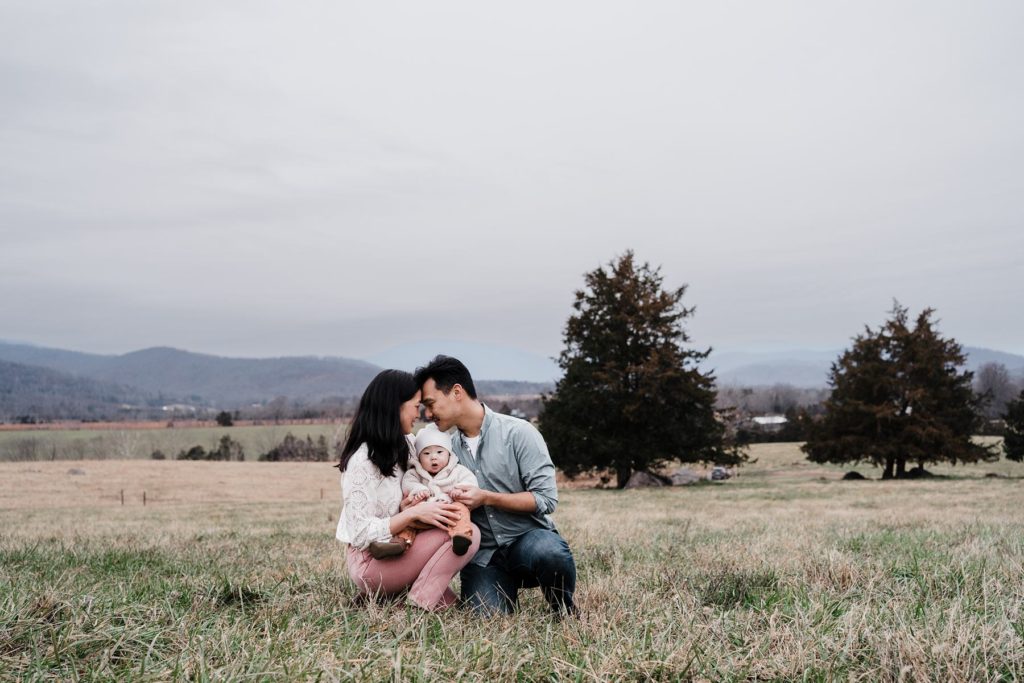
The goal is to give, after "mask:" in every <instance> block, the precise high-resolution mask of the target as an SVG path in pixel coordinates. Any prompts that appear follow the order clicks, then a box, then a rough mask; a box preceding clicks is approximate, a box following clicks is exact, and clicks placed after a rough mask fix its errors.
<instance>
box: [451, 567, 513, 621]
mask: <svg viewBox="0 0 1024 683" xmlns="http://www.w3.org/2000/svg"><path fill="white" fill-rule="evenodd" d="M460 579H461V582H462V600H463V601H464V602H465V603H466V604H467V605H469V606H470V607H471V608H472V609H473V611H474V612H477V613H479V614H511V613H512V611H513V609H514V608H515V599H516V596H515V595H509V591H508V589H507V587H506V586H504V585H503V582H502V581H501V577H500V576H498V575H497V574H496V572H494V571H488V569H487V568H485V567H475V566H473V565H470V566H467V567H466V568H465V569H463V570H462V574H461V577H460ZM512 592H513V593H514V592H515V591H514V590H513V591H512Z"/></svg>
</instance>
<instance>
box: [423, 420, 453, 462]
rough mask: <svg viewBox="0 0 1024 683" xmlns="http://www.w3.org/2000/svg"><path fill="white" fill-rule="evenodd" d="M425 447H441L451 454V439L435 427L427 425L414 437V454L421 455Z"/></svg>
mask: <svg viewBox="0 0 1024 683" xmlns="http://www.w3.org/2000/svg"><path fill="white" fill-rule="evenodd" d="M427 446H441V447H442V448H444V449H446V450H447V451H448V452H449V453H451V452H452V437H450V436H448V434H446V433H445V432H442V431H441V430H440V429H438V428H437V425H433V424H429V425H427V426H426V427H424V428H423V429H421V430H420V433H419V434H417V435H416V454H417V455H419V454H420V453H422V452H423V449H424V448H426V447H427Z"/></svg>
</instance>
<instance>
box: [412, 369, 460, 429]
mask: <svg viewBox="0 0 1024 683" xmlns="http://www.w3.org/2000/svg"><path fill="white" fill-rule="evenodd" d="M459 392H461V387H460V386H459V385H457V384H456V385H455V386H454V387H452V390H451V391H449V392H448V393H447V394H445V393H444V392H443V391H441V390H440V389H438V388H437V384H436V383H435V382H434V380H432V379H428V380H427V381H426V382H424V383H423V395H422V397H421V398H420V403H422V404H423V408H424V410H425V411H426V417H427V419H428V420H430V421H431V422H433V423H434V424H436V425H437V428H438V429H440V430H441V431H442V432H447V431H448V430H449V429H451V428H452V425H454V424H455V419H456V417H457V412H458V408H459V404H458V402H457V400H456V398H457V395H458V393H459Z"/></svg>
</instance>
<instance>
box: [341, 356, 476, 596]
mask: <svg viewBox="0 0 1024 683" xmlns="http://www.w3.org/2000/svg"><path fill="white" fill-rule="evenodd" d="M419 402H420V391H419V387H417V386H416V383H415V382H414V381H413V377H412V375H410V374H409V373H407V372H402V371H401V370H384V371H383V372H381V373H380V374H379V375H377V376H376V377H374V378H373V381H372V382H370V385H369V386H368V387H366V391H365V392H364V393H363V397H362V398H361V399H360V400H359V408H358V410H356V416H355V419H353V421H352V427H351V429H350V430H349V433H348V439H347V440H346V442H345V447H344V448H343V449H342V452H341V462H340V463H339V464H338V468H339V469H340V470H341V471H342V472H343V475H342V478H341V496H342V508H341V519H339V520H338V533H337V538H338V540H339V541H341V542H342V543H347V544H348V555H347V558H346V559H347V561H348V572H349V575H350V576H351V577H352V580H353V581H355V583H356V586H358V587H359V591H360V592H361V593H363V594H364V595H366V594H384V595H393V594H396V593H399V592H401V591H402V590H404V589H405V588H410V590H409V596H408V601H409V602H410V603H412V604H413V605H416V606H417V607H421V608H423V609H426V610H436V609H443V608H445V607H449V606H451V605H452V604H453V603H455V602H456V600H457V598H456V596H455V593H453V592H452V590H451V589H450V588H449V587H448V584H450V583H451V580H452V578H453V577H454V576H455V574H457V573H458V572H459V571H460V570H461V569H462V568H463V567H464V566H466V565H467V564H469V561H470V560H471V559H473V555H475V554H476V551H477V548H479V547H480V529H478V528H477V527H476V526H475V525H474V526H473V541H472V543H471V545H470V547H469V550H468V551H466V553H465V554H463V555H456V554H455V553H454V552H453V551H452V541H451V537H450V536H449V534H448V528H449V527H450V526H451V525H453V524H455V522H457V521H458V520H459V518H460V515H459V511H458V508H457V507H456V506H454V505H452V504H451V503H438V502H431V501H427V502H424V503H420V504H419V505H413V506H411V507H410V505H411V503H412V501H411V500H410V499H403V498H402V474H403V470H404V469H405V466H406V464H407V463H408V462H409V457H410V455H413V454H412V449H413V446H412V426H413V423H414V422H415V421H416V418H417V417H418V416H419ZM414 526H415V527H418V528H426V529H427V530H426V531H421V532H419V533H417V534H416V540H415V541H414V542H413V544H412V546H410V547H409V548H408V550H405V551H404V552H402V553H401V554H400V555H398V556H395V557H390V558H384V557H383V555H384V553H382V552H378V549H379V548H382V547H391V548H393V547H396V546H398V544H395V543H391V539H392V537H393V536H396V535H397V534H398V533H399V532H400V531H402V530H404V529H406V528H409V527H414ZM398 547H399V548H401V547H404V546H398ZM371 548H372V549H373V550H374V553H373V554H371ZM374 555H376V557H375V556H374Z"/></svg>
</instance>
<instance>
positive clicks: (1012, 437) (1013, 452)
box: [1003, 391, 1024, 462]
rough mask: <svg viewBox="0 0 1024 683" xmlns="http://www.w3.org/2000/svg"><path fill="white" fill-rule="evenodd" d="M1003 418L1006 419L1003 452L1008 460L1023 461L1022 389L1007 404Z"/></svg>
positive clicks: (1023, 420)
mask: <svg viewBox="0 0 1024 683" xmlns="http://www.w3.org/2000/svg"><path fill="white" fill-rule="evenodd" d="M1003 419H1004V420H1006V435H1005V436H1004V437H1003V452H1004V453H1006V457H1007V459H1008V460H1013V461H1014V462H1021V461H1024V391H1021V392H1020V396H1018V397H1017V398H1016V399H1015V400H1013V401H1010V403H1009V404H1007V406H1006V413H1005V414H1004V415H1003Z"/></svg>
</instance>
